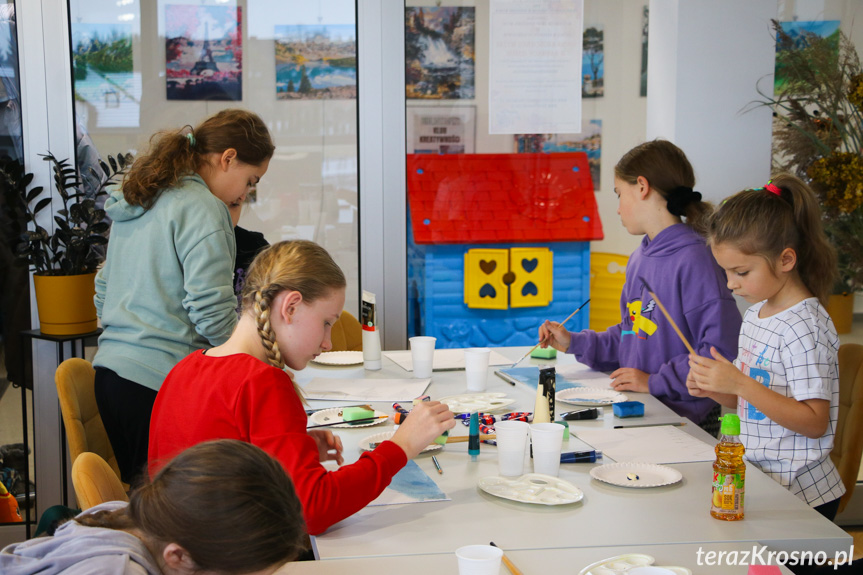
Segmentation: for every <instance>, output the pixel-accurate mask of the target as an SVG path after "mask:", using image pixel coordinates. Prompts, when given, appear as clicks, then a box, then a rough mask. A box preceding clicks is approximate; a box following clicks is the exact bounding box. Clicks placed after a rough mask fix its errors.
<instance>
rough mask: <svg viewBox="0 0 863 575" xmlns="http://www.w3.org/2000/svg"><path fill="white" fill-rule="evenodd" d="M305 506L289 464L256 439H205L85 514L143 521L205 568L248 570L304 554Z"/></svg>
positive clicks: (99, 521) (156, 539)
mask: <svg viewBox="0 0 863 575" xmlns="http://www.w3.org/2000/svg"><path fill="white" fill-rule="evenodd" d="M302 513H303V510H302V505H301V504H300V501H299V499H298V498H297V495H296V493H295V491H294V486H293V483H291V480H290V478H289V477H288V476H287V474H286V473H285V470H284V469H283V468H282V466H281V465H280V464H279V463H278V462H277V461H276V460H274V459H273V458H272V457H270V456H269V455H267V454H266V453H264V452H263V451H262V450H261V449H260V448H258V447H255V446H254V445H252V444H250V443H245V442H242V441H236V440H232V439H220V440H216V441H208V442H205V443H199V444H198V445H195V446H194V447H190V448H189V449H187V450H185V451H183V452H182V453H180V454H179V455H177V456H176V457H175V458H174V459H172V460H171V461H170V462H169V463H168V464H167V465H165V467H164V468H162V470H161V471H160V472H159V473H158V474H157V475H156V476H155V477H154V478H153V481H152V483H150V484H147V485H144V486H142V487H140V488H138V489H136V490H135V491H133V492H132V494H131V495H130V497H129V506H128V507H127V508H124V509H121V510H117V511H112V512H108V511H102V512H99V513H95V514H92V515H84V516H82V517H78V518H77V519H76V521H77V522H78V523H80V524H82V525H87V526H90V527H103V528H108V529H129V528H137V529H139V530H140V531H141V532H142V533H143V534H144V536H145V537H146V538H147V539H148V542H149V543H150V544H151V545H153V544H155V545H159V546H162V547H163V546H164V545H166V544H168V543H176V544H178V545H180V546H181V547H182V548H183V549H185V550H186V551H187V552H188V553H189V555H190V556H191V558H192V560H193V561H194V562H195V565H196V566H197V567H198V568H199V569H200V570H203V571H217V572H219V573H226V574H240V573H249V572H253V571H259V570H262V569H265V568H267V567H272V566H273V565H277V564H280V563H285V562H287V561H291V560H293V559H296V558H297V557H298V556H299V555H300V553H302V552H303V550H304V549H305V546H306V532H305V523H304V521H303V515H302Z"/></svg>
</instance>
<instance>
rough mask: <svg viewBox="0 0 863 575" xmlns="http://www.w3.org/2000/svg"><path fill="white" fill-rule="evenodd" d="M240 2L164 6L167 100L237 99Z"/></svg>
mask: <svg viewBox="0 0 863 575" xmlns="http://www.w3.org/2000/svg"><path fill="white" fill-rule="evenodd" d="M241 23H242V8H241V7H239V6H188V5H167V6H166V7H165V75H166V84H167V86H166V87H167V98H168V100H242V98H243V91H242V56H243V42H242V25H241Z"/></svg>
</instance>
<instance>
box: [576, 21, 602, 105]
mask: <svg viewBox="0 0 863 575" xmlns="http://www.w3.org/2000/svg"><path fill="white" fill-rule="evenodd" d="M603 36H604V32H603V30H602V26H590V27H589V28H585V30H584V36H583V39H582V42H583V45H584V47H583V48H582V52H581V70H582V72H581V73H582V77H583V79H584V80H583V82H582V84H581V97H582V98H599V97H601V96H604V95H605V87H604V80H603V76H604V67H603V60H604V50H603V41H604V40H603Z"/></svg>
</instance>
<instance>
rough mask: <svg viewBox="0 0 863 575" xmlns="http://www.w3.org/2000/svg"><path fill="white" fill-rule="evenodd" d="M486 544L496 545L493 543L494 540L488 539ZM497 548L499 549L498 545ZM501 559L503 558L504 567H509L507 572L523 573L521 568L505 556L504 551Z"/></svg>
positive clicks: (519, 574)
mask: <svg viewBox="0 0 863 575" xmlns="http://www.w3.org/2000/svg"><path fill="white" fill-rule="evenodd" d="M488 544H489V545H491V546H492V547H497V545H495V544H494V541H489V543H488ZM498 549H500V547H498ZM501 559H502V560H503V564H504V565H506V568H507V569H509V572H510V573H512V575H523V574H522V572H521V570H520V569H519V568H518V567H516V566H515V564H514V563H513V562H512V561H510V560H509V557H507V556H506V553H504V554H503V556H502V557H501Z"/></svg>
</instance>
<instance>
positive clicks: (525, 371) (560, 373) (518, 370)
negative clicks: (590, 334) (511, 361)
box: [495, 366, 612, 391]
mask: <svg viewBox="0 0 863 575" xmlns="http://www.w3.org/2000/svg"><path fill="white" fill-rule="evenodd" d="M565 367H570V366H565ZM582 367H584V366H582ZM585 369H586V371H584V370H578V372H577V373H579V374H582V375H579V377H577V378H573V377H569V376H565V375H564V367H563V366H558V367H556V369H555V374H556V375H557V379H556V380H555V386H554V387H555V390H556V391H563V390H564V389H570V388H572V387H598V388H602V389H610V388H611V381H612V380H611V378H610V377H608V376H607V375H605V374H604V373H602V372H599V371H592V370H590V369H588V368H585ZM567 373H576V372H575V371H574V370H572V371H567ZM495 374H497V375H499V376H500V377H502V378H503V379H505V380H507V381H511V382H513V383H523V384H524V385H526V386H528V387H530V388H531V389H536V387H537V386H538V385H539V368H538V367H536V366H527V367H504V368H502V369H498V370H496V371H495Z"/></svg>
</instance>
